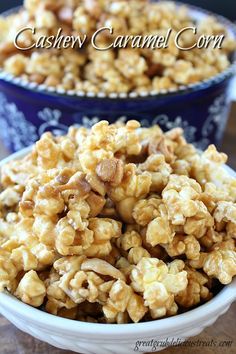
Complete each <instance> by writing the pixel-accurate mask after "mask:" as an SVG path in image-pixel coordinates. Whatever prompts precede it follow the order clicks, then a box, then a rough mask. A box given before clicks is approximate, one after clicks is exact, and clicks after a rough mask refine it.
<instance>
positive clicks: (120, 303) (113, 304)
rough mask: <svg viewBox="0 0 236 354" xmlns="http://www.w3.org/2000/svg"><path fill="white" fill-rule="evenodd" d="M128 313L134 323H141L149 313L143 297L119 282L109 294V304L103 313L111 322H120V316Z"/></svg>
mask: <svg viewBox="0 0 236 354" xmlns="http://www.w3.org/2000/svg"><path fill="white" fill-rule="evenodd" d="M125 311H127V312H128V314H129V316H130V318H131V319H132V321H133V322H139V321H140V320H141V319H142V317H143V316H144V315H145V313H146V312H147V308H146V307H145V306H144V303H143V299H142V298H141V296H139V295H137V294H135V293H134V292H133V290H132V288H131V287H130V286H128V285H126V284H125V283H124V282H123V281H122V280H117V281H116V282H115V283H114V284H113V285H112V288H111V290H110V292H109V298H108V301H107V304H106V305H105V306H103V312H104V315H105V317H106V318H107V319H108V321H109V322H118V319H117V317H118V314H119V313H124V312H125Z"/></svg>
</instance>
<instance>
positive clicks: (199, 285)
mask: <svg viewBox="0 0 236 354" xmlns="http://www.w3.org/2000/svg"><path fill="white" fill-rule="evenodd" d="M186 271H187V273H188V285H187V288H186V289H184V290H182V291H180V292H179V293H178V294H177V295H176V296H175V301H176V302H177V304H178V305H180V306H182V307H185V308H189V307H193V306H196V305H198V304H199V303H200V302H202V301H208V300H210V299H211V297H212V294H211V293H210V291H209V289H208V287H207V286H206V285H207V282H208V277H207V276H206V275H203V274H202V273H200V272H198V271H196V270H195V269H191V268H188V267H187V268H186Z"/></svg>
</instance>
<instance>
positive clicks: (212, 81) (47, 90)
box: [0, 0, 236, 101]
mask: <svg viewBox="0 0 236 354" xmlns="http://www.w3.org/2000/svg"><path fill="white" fill-rule="evenodd" d="M154 1H158V0H154ZM161 1H165V0H161ZM173 2H174V3H175V4H176V5H177V6H187V8H188V9H189V11H190V12H192V13H198V14H200V15H203V16H214V17H215V18H217V19H218V20H219V22H220V23H221V24H223V25H225V28H227V29H228V30H230V31H231V32H232V33H231V34H233V36H234V37H235V39H236V24H234V23H233V22H232V21H230V20H229V19H227V18H226V17H224V16H222V15H219V14H216V13H214V12H212V11H209V10H205V9H202V8H200V7H198V6H195V5H190V4H187V3H182V2H181V3H180V2H179V1H173ZM20 9H22V6H17V7H13V8H11V9H10V10H7V11H4V12H3V13H1V14H0V16H8V15H12V14H14V13H16V12H17V11H19V10H20ZM232 56H233V58H232V62H231V64H230V65H229V67H228V68H226V69H225V70H223V71H222V72H220V73H218V74H217V75H215V76H213V77H210V78H208V79H204V80H201V81H199V82H196V83H193V84H188V85H180V86H179V87H178V88H176V89H173V88H172V89H171V88H170V89H163V90H160V91H159V92H158V91H156V90H151V91H143V92H136V91H131V92H129V93H125V92H123V93H116V92H111V93H109V94H107V93H105V92H98V93H94V92H86V91H76V90H65V89H58V88H56V87H50V86H47V85H45V84H40V85H39V84H37V83H36V82H29V81H27V80H26V79H22V78H21V77H20V76H14V75H12V74H10V73H7V72H6V71H4V70H3V69H2V68H0V80H2V81H5V82H7V83H9V84H13V85H15V86H17V87H21V88H24V89H26V90H28V91H31V92H35V93H41V94H45V95H48V96H50V97H55V98H69V97H70V98H74V99H75V98H77V99H78V98H81V99H83V98H85V99H93V100H104V99H112V100H115V99H116V100H120V101H125V100H131V101H132V100H135V99H138V100H140V101H141V100H145V99H152V98H154V99H155V98H165V97H175V96H181V95H184V94H188V93H193V92H197V91H201V90H206V89H208V88H210V87H212V86H214V85H217V84H218V83H220V82H223V81H224V80H226V79H228V78H230V77H232V76H233V75H234V74H235V73H236V50H235V51H234V52H233V54H232Z"/></svg>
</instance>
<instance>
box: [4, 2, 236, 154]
mask: <svg viewBox="0 0 236 354" xmlns="http://www.w3.org/2000/svg"><path fill="white" fill-rule="evenodd" d="M190 9H191V13H192V15H193V16H194V17H196V18H199V17H203V16H206V15H209V14H211V13H209V12H207V11H203V10H199V9H197V8H195V7H190ZM13 11H14V10H13ZM211 15H212V14H211ZM214 16H216V17H218V19H219V21H220V22H221V23H224V25H225V27H226V28H227V30H228V31H229V32H230V33H231V34H232V35H233V36H234V38H236V31H235V27H234V25H233V24H232V23H231V22H230V21H228V20H226V19H224V18H222V17H221V16H217V15H214ZM234 72H235V61H234V59H232V65H231V66H230V67H229V68H227V69H226V70H225V71H224V72H222V73H220V74H218V75H216V76H214V77H213V78H210V79H208V80H205V81H202V82H200V83H196V84H192V85H188V86H182V87H180V88H178V90H172V91H168V92H167V91H163V92H161V93H159V94H157V93H156V92H150V93H145V92H144V93H140V94H137V93H135V92H132V93H130V94H115V93H113V94H110V95H109V96H106V95H105V94H103V93H100V94H97V95H95V94H92V93H84V92H74V91H67V92H65V91H62V90H60V91H59V90H57V89H54V88H49V87H46V86H45V85H37V84H36V83H29V82H27V81H24V80H23V79H21V78H16V77H13V76H12V75H10V74H7V73H6V72H4V71H0V136H1V138H2V140H3V141H4V143H5V145H6V147H7V148H8V149H9V150H10V151H12V152H14V151H18V150H19V149H22V148H23V147H26V146H28V145H31V144H32V143H34V142H35V141H36V140H37V139H38V138H39V137H40V135H41V134H42V133H44V132H45V131H52V132H53V133H54V134H55V135H58V134H62V133H65V132H66V131H67V128H68V126H70V125H83V126H86V127H90V126H92V125H93V124H94V123H96V122H98V121H99V120H101V119H106V120H108V121H109V122H114V121H116V120H117V119H122V120H123V121H126V120H128V119H137V120H139V121H140V122H141V123H142V125H143V126H150V125H153V124H159V125H160V126H161V128H163V129H164V130H168V129H171V128H174V127H182V128H183V129H184V131H185V135H186V138H187V140H188V141H189V142H192V143H194V144H195V145H196V146H197V147H199V148H201V149H204V148H205V147H206V146H207V145H209V144H210V143H214V144H216V145H218V144H219V143H220V141H221V138H222V136H223V133H224V128H225V125H226V123H227V116H228V107H229V102H228V101H229V89H230V82H231V80H232V78H233V74H234Z"/></svg>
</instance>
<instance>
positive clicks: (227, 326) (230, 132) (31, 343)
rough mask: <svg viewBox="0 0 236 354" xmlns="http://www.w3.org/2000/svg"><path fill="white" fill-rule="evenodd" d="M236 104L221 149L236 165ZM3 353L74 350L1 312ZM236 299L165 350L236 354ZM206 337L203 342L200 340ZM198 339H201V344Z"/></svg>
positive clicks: (2, 153)
mask: <svg viewBox="0 0 236 354" xmlns="http://www.w3.org/2000/svg"><path fill="white" fill-rule="evenodd" d="M235 120H236V104H234V105H233V106H232V110H231V114H230V120H229V122H228V125H227V128H226V133H225V136H224V141H223V144H222V146H221V150H222V151H224V152H226V153H227V154H228V156H229V161H228V163H229V165H230V166H231V167H232V168H234V169H236V123H235ZM6 155H7V151H6V150H5V149H4V148H3V146H2V145H0V158H2V157H4V156H6ZM0 333H1V336H0V348H1V349H0V353H1V354H47V353H50V354H67V353H68V354H69V353H71V352H69V351H65V350H60V349H57V348H54V347H52V346H50V345H48V344H45V343H43V342H40V341H39V340H36V339H34V338H32V337H31V336H29V335H28V334H25V333H23V332H21V331H19V330H18V329H17V328H15V327H14V326H13V325H12V324H10V322H8V321H7V320H6V319H5V318H3V317H1V316H0ZM235 335H236V303H234V304H233V305H232V306H231V308H230V310H229V311H228V312H227V313H226V314H225V315H223V316H221V317H220V318H219V319H218V321H217V322H216V323H215V324H214V325H212V326H210V327H209V328H207V329H205V330H204V331H203V332H202V333H201V334H199V335H198V336H196V337H193V338H191V341H194V343H195V346H194V347H190V346H186V347H179V348H178V347H171V348H167V349H165V350H164V351H163V354H164V353H165V354H180V353H181V354H182V353H184V354H190V353H191V354H195V353H196V354H202V353H204V354H221V353H227V354H235V353H236V340H235V341H234V337H235ZM211 340H216V342H217V344H216V346H214V347H210V346H207V344H208V343H210V341H211ZM200 341H202V343H200ZM221 341H232V345H231V346H230V347H229V346H228V347H222V346H220V343H221ZM198 343H200V345H199V346H197V345H198Z"/></svg>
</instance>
